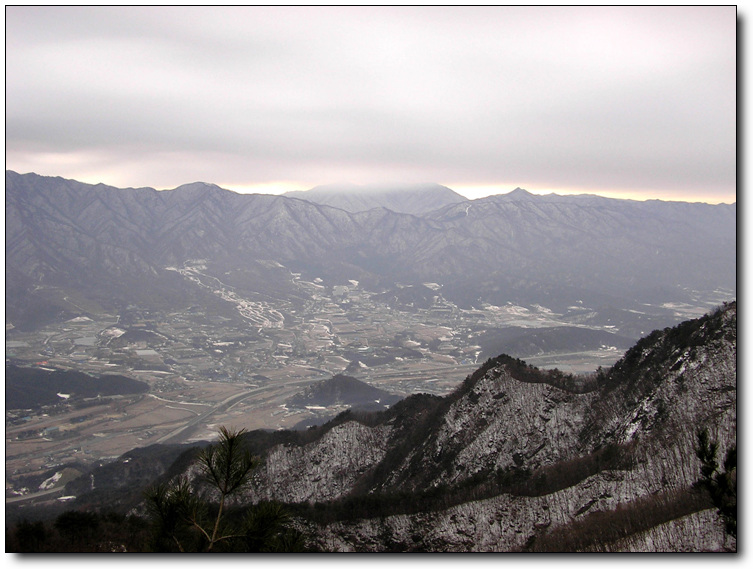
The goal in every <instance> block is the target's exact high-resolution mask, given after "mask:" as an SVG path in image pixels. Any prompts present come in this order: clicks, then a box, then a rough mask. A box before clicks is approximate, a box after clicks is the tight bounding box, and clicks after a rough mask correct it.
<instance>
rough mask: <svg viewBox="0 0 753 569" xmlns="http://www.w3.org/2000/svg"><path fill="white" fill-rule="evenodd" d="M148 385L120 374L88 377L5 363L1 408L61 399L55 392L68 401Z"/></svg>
mask: <svg viewBox="0 0 753 569" xmlns="http://www.w3.org/2000/svg"><path fill="white" fill-rule="evenodd" d="M148 390H149V385H147V384H146V383H144V382H143V381H138V380H136V379H131V378H129V377H124V376H122V375H102V376H99V377H92V376H90V375H87V374H85V373H81V372H77V371H63V370H56V371H48V370H44V369H38V368H29V367H19V366H15V365H6V366H5V408H6V409H37V408H39V407H42V406H43V405H54V404H55V403H60V402H61V401H63V398H61V397H60V396H59V395H58V393H63V394H66V395H70V399H69V401H71V402H73V401H75V400H77V399H83V398H85V397H97V396H108V395H125V394H131V393H146V392H147V391H148Z"/></svg>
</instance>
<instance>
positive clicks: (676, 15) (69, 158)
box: [5, 6, 737, 203]
mask: <svg viewBox="0 0 753 569" xmlns="http://www.w3.org/2000/svg"><path fill="white" fill-rule="evenodd" d="M5 18H6V27H5V29H6V167H8V168H10V169H12V170H14V171H18V172H28V171H33V172H36V173H38V174H41V175H50V176H63V177H65V178H71V179H76V180H79V181H82V182H86V183H95V184H96V183H99V182H102V183H107V184H109V185H113V186H117V187H140V186H150V187H160V188H168V187H175V186H177V185H180V184H181V183H183V180H203V181H207V182H211V183H216V184H217V185H219V186H221V187H223V188H228V189H232V190H234V191H238V192H242V193H283V192H285V191H291V190H306V189H309V188H312V187H314V186H316V185H318V184H329V183H333V182H337V181H342V180H348V181H351V182H353V183H358V184H363V183H372V182H392V183H417V182H425V181H428V180H433V181H436V182H437V183H440V184H442V185H445V186H447V187H450V188H452V189H453V190H455V191H456V192H458V193H460V194H461V195H464V196H466V197H469V198H477V197H482V196H485V195H491V194H498V193H506V192H508V191H510V190H512V189H514V188H516V187H522V188H525V189H526V190H528V191H530V192H531V193H536V194H541V193H557V194H560V195H565V194H595V195H602V196H605V197H620V198H630V199H639V200H643V199H663V200H671V201H690V202H693V201H705V202H708V203H715V202H725V203H731V202H734V201H736V184H737V179H736V174H737V172H736V166H737V162H736V158H737V156H736V152H737V138H736V137H737V124H736V123H737V115H736V103H737V9H736V7H735V6H533V7H525V6H517V7H511V6H476V7H458V6H456V7H441V6H437V7H399V6H392V7H375V6H355V7H337V6H330V7H311V6H296V7H256V6H249V7H236V6H224V7H193V6H171V7H143V6H142V7H132V6H115V7H113V6H111V7H62V6H41V7H39V6H37V7H33V6H9V7H7V8H6V11H5Z"/></svg>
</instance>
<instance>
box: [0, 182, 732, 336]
mask: <svg viewBox="0 0 753 569" xmlns="http://www.w3.org/2000/svg"><path fill="white" fill-rule="evenodd" d="M5 203H6V276H7V286H6V309H7V319H8V321H9V322H10V323H12V324H13V325H14V326H26V327H32V328H33V327H34V326H38V325H39V324H40V322H42V321H43V320H44V319H45V318H47V319H49V318H56V317H64V316H65V312H66V310H67V311H70V310H71V304H70V302H73V303H75V304H76V305H77V306H81V302H79V301H81V300H85V304H86V306H83V308H84V309H85V310H89V311H96V310H98V309H112V308H113V307H118V306H123V305H126V304H129V303H138V304H140V305H143V306H147V307H167V308H169V309H176V310H177V309H180V308H183V307H186V306H188V305H190V304H191V303H193V302H201V303H203V304H211V303H212V302H215V303H219V302H221V301H220V300H218V299H216V298H214V299H213V298H211V296H212V295H211V294H210V293H207V292H206V291H202V290H200V289H198V288H197V287H195V286H192V285H191V284H190V283H189V282H187V281H186V279H184V278H182V277H181V276H180V275H179V274H178V273H177V272H176V270H175V269H179V268H181V267H184V266H185V265H186V263H191V262H196V261H197V260H200V261H201V262H202V263H204V264H205V265H206V273H207V274H208V275H211V276H214V277H216V278H219V279H220V280H222V281H223V282H224V283H226V284H227V285H230V286H233V287H234V289H235V290H237V291H238V293H239V294H244V293H248V294H256V293H263V294H266V295H269V296H270V297H271V298H291V297H295V296H296V295H301V294H304V293H302V292H301V291H300V290H297V289H296V288H295V287H294V286H293V285H292V283H291V276H290V275H291V271H298V272H304V273H305V274H306V275H308V278H314V277H321V278H322V279H324V281H325V282H326V283H328V284H336V283H346V282H347V280H348V279H356V280H359V281H361V282H362V283H363V284H364V286H367V287H371V290H375V291H377V292H378V291H380V290H388V289H389V288H390V287H392V286H394V283H395V282H401V283H404V284H405V283H408V284H410V283H412V284H421V283H424V282H435V283H439V284H440V285H441V286H442V287H443V288H442V294H443V296H444V297H445V298H447V299H449V300H452V301H453V302H455V303H457V304H458V305H459V306H463V307H470V306H471V305H474V304H476V305H479V303H481V302H490V303H492V304H505V303H506V302H513V303H519V304H520V303H522V304H528V305H530V304H531V303H538V304H540V305H543V306H546V307H548V308H550V309H553V310H566V309H567V307H568V306H571V305H572V304H573V303H576V302H578V301H581V302H586V303H587V304H588V305H590V306H600V305H604V306H611V307H617V308H619V309H626V310H639V311H640V310H644V309H645V308H642V307H644V305H645V303H647V302H648V303H659V304H661V303H666V302H684V301H686V300H688V299H689V298H691V297H692V296H693V295H694V294H695V292H693V291H706V292H709V291H714V290H716V289H719V288H723V289H726V290H728V291H732V293H733V295H734V290H735V287H736V206H735V205H734V204H733V205H718V206H709V205H707V204H686V203H673V202H631V201H629V200H609V199H605V198H595V197H593V196H592V197H583V196H575V197H563V196H533V195H531V194H528V193H527V192H525V191H523V190H516V191H514V192H511V193H510V194H507V195H503V196H492V197H490V198H484V199H482V200H473V201H467V200H466V201H462V202H459V203H456V204H450V205H447V206H445V207H442V208H439V209H437V210H435V211H433V212H428V213H424V214H421V215H420V216H418V215H412V214H407V213H396V212H394V211H390V210H388V209H384V208H376V209H370V210H368V211H360V212H357V213H350V212H347V211H345V210H343V209H338V208H334V207H329V206H325V205H320V204H315V203H312V202H309V201H304V200H301V199H294V198H289V197H284V196H270V195H241V194H236V193H234V192H230V191H227V190H223V189H221V188H219V187H217V186H214V185H211V184H204V183H194V184H187V185H185V186H181V187H179V188H176V189H174V190H169V191H156V190H154V189H151V188H139V189H132V188H131V189H118V188H113V187H109V186H104V185H102V184H99V185H96V186H94V185H89V184H83V183H80V182H76V181H73V180H64V179H62V178H50V177H43V176H38V175H36V174H24V175H20V174H17V173H15V172H11V171H7V172H6V197H5ZM66 299H67V300H66ZM642 303H643V304H642Z"/></svg>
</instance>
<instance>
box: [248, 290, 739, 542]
mask: <svg viewBox="0 0 753 569" xmlns="http://www.w3.org/2000/svg"><path fill="white" fill-rule="evenodd" d="M736 312H737V309H736V304H735V303H732V304H730V305H726V306H725V307H724V308H723V309H721V310H719V311H718V312H716V313H714V314H712V315H708V316H705V317H703V318H701V319H698V320H693V321H689V322H686V323H684V324H682V325H680V326H678V327H675V328H671V329H670V328H668V329H665V330H662V331H657V332H654V333H653V334H651V335H650V336H648V337H646V338H644V339H643V340H641V341H640V342H639V343H638V344H637V345H636V346H635V347H634V348H632V349H631V350H630V351H628V353H627V354H626V355H625V357H624V358H623V359H622V360H620V362H618V363H617V364H616V365H615V366H614V367H613V368H612V369H610V370H608V371H607V372H605V373H601V374H599V376H598V378H596V379H595V381H596V382H597V383H595V384H594V385H593V388H592V389H591V390H589V391H588V392H586V393H576V392H573V391H568V390H566V389H563V388H561V387H555V384H557V385H565V383H563V382H562V378H561V377H556V376H555V375H553V374H551V373H544V372H540V371H539V370H535V369H533V368H530V367H528V366H525V364H523V363H522V362H520V361H518V360H513V359H512V358H508V357H500V358H497V359H495V360H491V361H490V362H487V364H486V365H485V366H484V367H482V368H481V369H480V370H479V371H478V372H476V373H475V374H473V375H472V376H469V378H467V379H466V381H465V382H464V383H463V385H462V386H461V387H460V388H459V389H458V391H456V392H455V393H454V394H452V395H450V396H448V397H445V398H423V399H422V397H421V396H414V397H411V398H408V399H407V400H405V401H403V402H401V403H399V404H397V405H395V406H394V407H393V408H392V409H390V410H389V411H387V412H384V413H381V414H378V415H369V416H364V417H362V418H361V420H355V419H354V420H345V419H343V418H341V420H340V422H339V424H337V425H336V426H335V427H334V428H330V429H327V428H326V427H325V428H324V429H323V430H324V432H325V434H324V435H323V436H322V437H321V438H320V439H318V440H316V441H315V442H311V443H309V444H306V445H302V446H295V445H289V446H278V447H275V448H273V449H272V450H271V451H270V452H269V453H268V455H267V456H266V458H265V466H264V467H263V469H261V470H260V471H259V473H258V474H257V478H256V482H255V484H256V486H255V490H253V491H252V492H251V494H249V496H248V497H247V499H250V500H257V499H277V500H281V501H285V502H327V505H326V507H327V508H329V511H330V512H331V516H330V518H329V519H326V520H323V519H322V518H316V516H310V517H309V518H310V521H308V522H302V523H305V525H306V526H307V529H308V531H309V532H311V533H313V534H314V535H316V536H317V540H318V542H319V544H320V545H321V546H322V547H326V548H334V549H336V550H341V551H385V550H402V551H407V550H439V551H521V550H531V551H537V550H544V551H545V550H563V548H565V549H568V548H570V549H578V550H589V549H591V550H594V549H599V550H637V551H644V550H649V551H684V550H721V549H725V548H726V549H729V548H734V547H736V545H735V542H734V540H732V539H731V538H730V537H729V536H726V535H725V534H724V531H723V527H722V526H721V525H719V522H718V516H717V514H716V511H715V509H713V508H711V505H710V503H708V502H706V501H704V499H703V497H702V496H701V495H699V494H697V493H694V492H693V491H691V487H692V486H693V484H694V482H696V481H697V480H698V478H699V477H700V461H699V459H698V458H697V457H696V454H695V449H696V445H697V438H696V436H697V432H698V430H699V429H703V428H706V429H708V430H709V432H710V433H711V435H712V438H713V439H715V440H717V441H719V446H720V449H721V452H722V453H723V452H724V451H726V449H727V448H729V447H730V446H732V445H735V444H736V426H737V425H736V417H737V415H736V369H737V368H736V353H737V352H736V338H737V317H736ZM358 496H371V499H372V502H371V504H372V506H373V507H375V508H376V509H374V510H373V512H372V514H371V515H369V514H368V513H367V514H365V515H354V514H352V512H351V513H350V514H343V513H342V511H341V510H338V509H337V507H338V506H337V504H338V503H339V504H341V507H342V508H347V507H348V506H347V504H356V503H358V502H357V497H358ZM380 496H381V497H383V498H384V500H383V502H379V500H378V497H380ZM396 496H422V497H423V502H422V503H421V505H418V506H408V505H407V504H406V503H403V504H401V503H400V500H399V499H397V500H396V499H394V497H396ZM390 497H391V498H390ZM385 504H387V505H386V506H385ZM374 505H376V506H374ZM322 507H323V508H324V507H325V506H322ZM379 508H382V509H381V510H380V509H379ZM337 512H340V513H337ZM338 516H339V517H340V519H337V518H338ZM343 516H344V517H345V519H343ZM304 517H305V516H304ZM594 528H597V529H594ZM600 532H601V533H600ZM594 535H595V536H596V537H593V536H594ZM589 536H591V537H589ZM626 536H628V537H626ZM678 536H679V537H678Z"/></svg>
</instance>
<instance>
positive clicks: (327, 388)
mask: <svg viewBox="0 0 753 569" xmlns="http://www.w3.org/2000/svg"><path fill="white" fill-rule="evenodd" d="M401 399H402V397H401V396H399V395H395V394H394V393H389V392H388V391H384V390H382V389H379V388H377V387H372V386H371V385H369V384H368V383H364V382H363V381H359V380H357V379H356V378H354V377H350V376H347V375H336V376H334V377H333V378H331V379H328V380H325V381H320V382H318V383H315V384H314V385H311V386H309V387H307V388H306V389H305V390H304V391H303V392H301V393H299V394H298V395H295V396H293V397H292V398H290V399H289V400H288V405H290V406H292V407H306V406H317V407H332V406H334V405H346V406H349V407H351V408H352V409H359V410H372V411H376V410H382V409H385V408H386V407H388V406H390V405H394V404H395V403H397V402H398V401H400V400H401Z"/></svg>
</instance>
